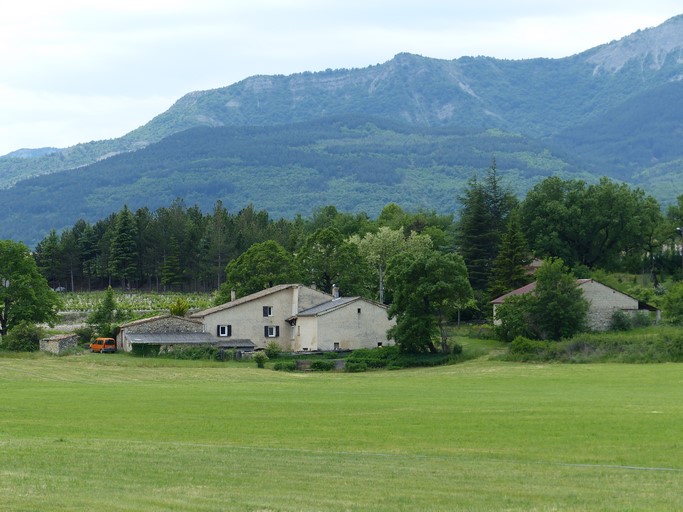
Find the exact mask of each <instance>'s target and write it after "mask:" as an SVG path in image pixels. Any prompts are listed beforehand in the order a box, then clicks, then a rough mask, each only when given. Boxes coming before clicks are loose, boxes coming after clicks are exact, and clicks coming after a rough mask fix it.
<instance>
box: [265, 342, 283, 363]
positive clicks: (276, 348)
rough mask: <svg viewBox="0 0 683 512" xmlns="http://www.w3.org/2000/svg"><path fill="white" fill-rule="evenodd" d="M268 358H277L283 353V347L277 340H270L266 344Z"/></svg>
mask: <svg viewBox="0 0 683 512" xmlns="http://www.w3.org/2000/svg"><path fill="white" fill-rule="evenodd" d="M264 352H265V353H266V355H267V356H268V359H277V358H278V357H280V355H281V354H282V348H280V345H279V344H278V342H277V341H270V342H268V344H267V345H266V348H265V351H264Z"/></svg>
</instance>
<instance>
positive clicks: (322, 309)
mask: <svg viewBox="0 0 683 512" xmlns="http://www.w3.org/2000/svg"><path fill="white" fill-rule="evenodd" d="M358 299H360V297H340V298H338V299H332V300H330V301H327V302H323V303H322V304H318V305H317V306H313V307H312V308H308V309H304V310H303V311H300V312H299V313H298V314H297V315H296V316H315V315H319V314H322V313H326V312H328V311H331V310H333V309H337V308H341V307H343V306H346V305H347V304H350V303H352V302H355V301H357V300H358Z"/></svg>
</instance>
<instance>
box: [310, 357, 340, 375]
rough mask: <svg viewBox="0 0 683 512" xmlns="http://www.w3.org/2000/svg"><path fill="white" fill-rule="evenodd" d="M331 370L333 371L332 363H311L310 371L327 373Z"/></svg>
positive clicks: (319, 361)
mask: <svg viewBox="0 0 683 512" xmlns="http://www.w3.org/2000/svg"><path fill="white" fill-rule="evenodd" d="M332 369H334V361H326V360H324V359H318V360H315V361H311V370H313V371H315V372H329V371H330V370H332Z"/></svg>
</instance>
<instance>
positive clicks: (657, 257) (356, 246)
mask: <svg viewBox="0 0 683 512" xmlns="http://www.w3.org/2000/svg"><path fill="white" fill-rule="evenodd" d="M458 199H459V202H460V204H461V207H460V210H459V215H458V218H457V219H456V217H455V216H453V215H443V214H437V213H435V212H433V211H431V212H430V211H418V212H406V211H404V210H403V209H402V208H401V207H400V206H399V205H397V204H395V203H390V204H388V205H386V206H385V207H384V208H383V209H382V211H381V213H380V215H379V216H378V218H377V219H371V218H369V216H368V215H366V214H363V213H360V214H349V213H344V212H340V211H338V210H337V209H336V207H334V206H327V207H321V208H318V209H316V210H315V212H314V214H313V215H312V216H311V217H310V218H303V217H301V216H300V215H299V216H297V217H296V218H294V219H291V220H287V219H278V220H275V219H272V218H270V216H269V214H268V212H266V211H263V210H261V211H258V210H256V209H255V208H254V207H253V206H248V207H247V208H244V209H242V210H240V211H238V212H235V213H231V212H228V211H227V209H226V208H225V207H224V206H223V204H222V203H221V202H220V201H217V202H216V203H215V206H214V209H213V211H212V212H209V213H204V212H202V211H201V210H200V209H199V207H197V206H191V207H187V206H186V205H185V203H184V201H183V200H182V199H177V200H176V201H174V202H173V204H171V205H170V206H168V207H162V208H159V209H157V210H155V211H151V210H149V209H148V208H140V209H138V210H135V211H131V210H130V209H129V208H128V207H127V206H124V207H123V209H121V210H120V211H119V212H118V213H115V214H111V215H109V216H108V217H107V218H104V219H101V220H99V221H97V222H96V223H94V224H90V223H88V222H86V221H84V220H79V221H78V222H76V224H75V225H74V226H73V227H71V228H68V229H65V230H63V231H62V232H61V233H57V232H56V231H54V230H53V231H51V232H50V233H49V234H48V235H47V236H46V237H45V238H44V239H43V240H41V241H40V242H39V243H38V244H37V246H36V248H35V251H34V257H35V259H36V262H37V265H38V268H39V269H40V271H41V272H42V273H43V275H44V276H45V278H46V279H47V281H48V283H49V285H50V286H51V287H52V288H54V289H64V290H69V291H72V290H73V291H78V290H93V289H104V288H106V287H107V286H110V285H111V286H115V287H117V286H120V287H122V288H125V289H144V290H153V291H163V290H174V291H206V292H211V291H215V290H218V289H220V288H221V285H223V284H224V283H226V280H227V281H229V284H230V286H231V287H233V288H236V289H237V290H238V292H241V293H244V292H245V291H247V289H249V290H251V289H252V288H254V287H256V288H257V289H258V288H259V287H260V288H263V287H266V286H268V285H269V284H270V283H271V282H276V281H281V279H283V278H288V279H290V280H292V279H294V278H298V279H299V280H302V281H303V282H305V283H307V284H317V285H319V286H320V287H321V288H322V289H324V290H327V291H329V290H330V288H331V285H332V284H333V283H336V284H338V285H340V286H341V287H342V290H344V291H345V292H346V293H353V292H362V293H364V294H367V295H369V296H371V297H373V298H376V299H378V300H379V299H382V300H383V301H384V292H385V290H384V281H383V279H382V277H383V274H384V273H385V272H386V270H387V268H386V266H387V262H388V259H389V255H394V252H395V249H396V248H398V247H403V246H404V245H405V244H407V243H409V241H410V239H411V236H413V237H414V236H418V235H419V236H422V237H423V238H422V241H423V243H422V250H424V246H425V243H426V242H425V240H428V243H429V244H430V248H433V249H434V250H437V251H440V252H443V253H457V254H459V255H461V256H462V258H463V259H464V261H465V264H466V267H467V271H468V278H469V281H470V283H471V285H472V288H473V289H474V290H475V293H476V295H477V299H478V301H479V303H480V304H483V303H485V302H486V301H488V300H490V299H491V298H493V297H495V296H498V295H500V294H502V293H505V292H506V291H509V290H511V289H514V288H516V287H518V286H521V285H523V284H525V282H526V281H528V273H527V272H526V271H525V267H526V266H527V265H528V264H529V263H530V262H531V260H532V259H533V258H534V257H535V258H547V257H556V258H562V259H563V261H564V262H565V263H566V264H567V265H568V266H569V267H571V268H572V269H573V270H574V272H575V273H577V274H580V275H581V276H584V275H585V277H588V275H589V274H590V273H591V272H593V271H595V270H597V269H602V270H604V271H607V272H627V273H633V274H649V275H651V276H652V282H653V285H654V287H656V286H657V285H658V284H660V283H661V282H663V281H664V280H666V279H667V278H669V277H672V276H673V277H676V278H680V277H681V256H680V242H681V239H680V236H679V235H678V234H677V232H676V227H679V226H681V225H683V196H681V197H679V199H678V204H677V205H673V206H670V207H669V208H668V210H667V211H666V212H662V209H661V207H660V205H659V204H658V203H657V201H656V200H655V199H654V198H652V197H651V196H647V195H646V194H645V193H644V192H643V191H642V190H640V189H632V188H630V187H629V186H627V185H625V184H622V183H617V182H614V181H611V180H609V179H607V178H603V179H601V180H600V181H599V182H598V183H595V184H587V183H585V182H583V181H581V180H564V179H561V178H557V177H550V178H547V179H545V180H543V181H541V182H539V183H538V184H537V185H536V186H534V187H533V188H532V189H531V190H530V191H529V192H528V194H527V195H526V197H525V198H524V199H523V200H522V201H520V200H518V198H516V197H515V196H514V195H513V194H512V192H510V189H509V187H508V186H506V185H505V184H503V182H502V180H501V178H500V176H499V175H498V172H497V169H496V164H495V161H493V163H492V165H491V167H490V168H489V169H488V170H487V171H486V173H485V174H484V175H483V176H482V177H478V176H475V177H473V178H472V179H471V180H470V181H469V183H468V184H467V187H466V188H465V192H464V193H463V195H462V196H461V197H459V198H458ZM397 235H398V236H397ZM266 241H270V242H274V243H275V244H277V247H276V248H274V247H273V246H272V244H271V246H270V247H266V248H264V247H257V248H255V249H252V252H256V253H259V252H263V253H264V254H256V255H255V254H249V255H246V254H245V253H247V251H248V250H249V249H250V248H252V246H254V244H261V243H263V242H266ZM413 241H415V242H416V243H418V245H419V242H420V239H419V238H418V239H415V240H413ZM382 244H384V247H382ZM245 256H247V258H246V261H245ZM258 257H261V258H263V259H265V261H279V262H280V263H279V268H280V271H279V273H278V275H272V276H270V277H269V278H267V279H265V280H264V279H263V278H261V277H260V276H259V273H258V272H254V271H253V269H250V267H249V265H251V264H252V263H253V261H251V260H252V259H254V258H258ZM269 258H270V260H269ZM285 259H286V260H287V261H284V260H285ZM290 260H291V261H290ZM228 264H230V265H231V266H229V265H228ZM287 269H290V270H289V271H288V270H287ZM226 270H227V271H228V272H227V274H226ZM240 272H241V273H242V275H241V276H240V275H239V274H240ZM287 274H288V275H287ZM250 280H251V281H254V280H257V281H258V280H260V281H259V282H258V283H252V284H251V285H249V286H245V285H244V284H243V282H247V281H250Z"/></svg>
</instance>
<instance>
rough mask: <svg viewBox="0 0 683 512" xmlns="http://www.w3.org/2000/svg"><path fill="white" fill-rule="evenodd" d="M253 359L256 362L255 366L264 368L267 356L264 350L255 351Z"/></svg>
mask: <svg viewBox="0 0 683 512" xmlns="http://www.w3.org/2000/svg"><path fill="white" fill-rule="evenodd" d="M253 359H254V361H255V362H256V367H257V368H265V367H266V361H268V356H267V355H266V353H265V352H256V353H255V354H254V357H253Z"/></svg>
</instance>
